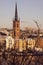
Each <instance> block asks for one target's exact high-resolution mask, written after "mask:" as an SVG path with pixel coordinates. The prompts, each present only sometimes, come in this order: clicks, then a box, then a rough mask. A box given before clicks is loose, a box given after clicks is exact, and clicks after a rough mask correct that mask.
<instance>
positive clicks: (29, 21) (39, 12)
mask: <svg viewBox="0 0 43 65" xmlns="http://www.w3.org/2000/svg"><path fill="white" fill-rule="evenodd" d="M16 2H17V5H18V16H19V18H20V21H21V28H23V27H30V26H31V27H34V28H35V27H36V24H35V23H34V21H33V20H37V21H38V24H39V26H40V28H43V0H0V27H7V28H12V22H13V18H14V16H15V3H16Z"/></svg>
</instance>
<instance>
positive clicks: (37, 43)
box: [34, 20, 40, 46]
mask: <svg viewBox="0 0 43 65" xmlns="http://www.w3.org/2000/svg"><path fill="white" fill-rule="evenodd" d="M34 23H35V24H36V26H37V28H38V34H37V40H36V44H35V46H38V45H40V43H39V42H40V27H39V24H38V23H37V21H36V20H34Z"/></svg>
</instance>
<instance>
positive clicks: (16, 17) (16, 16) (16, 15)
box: [15, 3, 18, 20]
mask: <svg viewBox="0 0 43 65" xmlns="http://www.w3.org/2000/svg"><path fill="white" fill-rule="evenodd" d="M15 20H18V13H17V3H16V5H15Z"/></svg>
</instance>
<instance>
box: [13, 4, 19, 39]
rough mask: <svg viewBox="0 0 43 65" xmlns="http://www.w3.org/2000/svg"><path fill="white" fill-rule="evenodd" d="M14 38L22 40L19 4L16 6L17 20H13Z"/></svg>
mask: <svg viewBox="0 0 43 65" xmlns="http://www.w3.org/2000/svg"><path fill="white" fill-rule="evenodd" d="M13 38H14V39H19V38H20V21H19V20H18V12H17V3H16V5H15V18H14V19H13Z"/></svg>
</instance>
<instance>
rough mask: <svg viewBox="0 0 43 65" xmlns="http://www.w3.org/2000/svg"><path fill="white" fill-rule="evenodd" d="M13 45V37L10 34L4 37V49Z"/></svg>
mask: <svg viewBox="0 0 43 65" xmlns="http://www.w3.org/2000/svg"><path fill="white" fill-rule="evenodd" d="M13 47H14V39H13V38H12V37H11V36H7V37H6V49H12V48H13Z"/></svg>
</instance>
